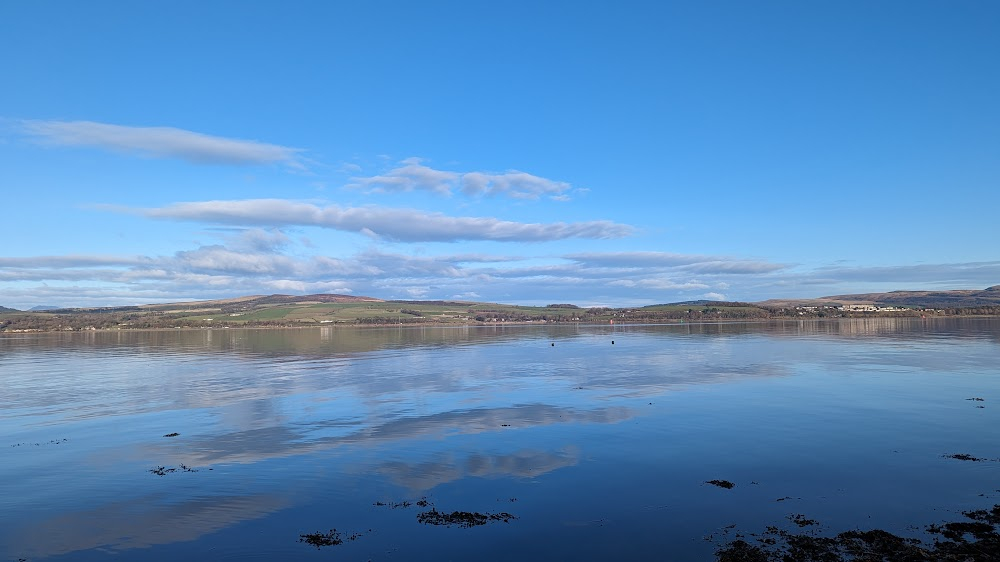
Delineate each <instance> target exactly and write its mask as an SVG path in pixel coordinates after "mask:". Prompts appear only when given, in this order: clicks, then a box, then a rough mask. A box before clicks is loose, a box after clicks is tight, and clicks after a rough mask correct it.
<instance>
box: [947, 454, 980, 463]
mask: <svg viewBox="0 0 1000 562" xmlns="http://www.w3.org/2000/svg"><path fill="white" fill-rule="evenodd" d="M944 458H946V459H957V460H960V461H977V462H978V461H984V460H986V459H981V458H979V457H974V456H972V455H967V454H965V453H956V454H954V455H944Z"/></svg>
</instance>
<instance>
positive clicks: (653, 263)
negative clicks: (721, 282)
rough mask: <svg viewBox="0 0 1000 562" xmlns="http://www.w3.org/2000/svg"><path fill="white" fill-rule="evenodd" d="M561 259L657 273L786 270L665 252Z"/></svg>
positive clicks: (590, 254)
mask: <svg viewBox="0 0 1000 562" xmlns="http://www.w3.org/2000/svg"><path fill="white" fill-rule="evenodd" d="M565 257H566V259H568V260H571V261H573V262H576V263H577V264H579V265H581V266H583V267H586V268H617V269H621V270H629V269H646V270H650V269H655V270H658V271H662V270H665V269H677V270H683V271H685V272H688V273H701V274H708V275H716V274H732V275H740V274H761V273H771V272H774V271H779V270H781V269H785V268H787V267H788V266H786V265H784V264H780V263H773V262H769V261H766V260H747V259H741V258H730V257H725V256H706V255H699V254H674V253H669V252H588V253H579V254H570V255H567V256H565Z"/></svg>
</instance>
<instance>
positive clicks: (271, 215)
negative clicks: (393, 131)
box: [104, 199, 633, 242]
mask: <svg viewBox="0 0 1000 562" xmlns="http://www.w3.org/2000/svg"><path fill="white" fill-rule="evenodd" d="M104 208H105V209H109V210H122V209H120V208H115V207H104ZM138 212H139V213H141V214H142V215H144V216H146V217H149V218H155V219H169V220H183V221H198V222H208V223H216V224H227V225H239V226H268V227H288V226H315V227H320V228H329V229H333V230H341V231H346V232H356V233H361V234H365V235H368V236H373V237H376V238H386V239H390V240H395V241H400V242H457V241H462V240H492V241H501V242H542V241H550V240H564V239H567V238H588V239H608V238H623V237H625V236H629V235H630V234H632V232H633V228H632V227H631V226H628V225H625V224H620V223H615V222H611V221H603V220H599V221H586V222H577V223H564V222H557V223H521V222H513V221H504V220H500V219H496V218H492V217H451V216H447V215H444V214H442V213H432V212H426V211H419V210H415V209H399V208H384V207H339V206H337V205H327V206H320V205H315V204H312V203H300V202H294V201H288V200H284V199H247V200H230V201H199V202H190V203H175V204H173V205H168V206H166V207H161V208H152V209H141V210H139V211H138Z"/></svg>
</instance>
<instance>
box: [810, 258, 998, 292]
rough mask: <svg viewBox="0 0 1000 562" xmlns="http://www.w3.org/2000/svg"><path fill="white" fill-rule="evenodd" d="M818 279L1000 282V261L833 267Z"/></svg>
mask: <svg viewBox="0 0 1000 562" xmlns="http://www.w3.org/2000/svg"><path fill="white" fill-rule="evenodd" d="M815 275H816V276H817V277H821V278H825V279H829V280H830V281H834V282H851V283H856V282H872V283H907V284H912V283H933V284H965V285H967V284H969V283H978V284H982V285H983V288H985V287H986V286H987V285H995V284H997V283H1000V261H984V262H966V263H933V264H932V263H927V264H918V265H900V266H881V267H840V266H831V267H823V268H819V269H817V270H816V271H815Z"/></svg>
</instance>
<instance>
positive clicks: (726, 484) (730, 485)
mask: <svg viewBox="0 0 1000 562" xmlns="http://www.w3.org/2000/svg"><path fill="white" fill-rule="evenodd" d="M705 483H706V484H711V485H713V486H718V487H720V488H725V489H727V490H731V489H732V488H733V486H735V485H736V484H733V483H732V482H730V481H729V480H706V481H705Z"/></svg>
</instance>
